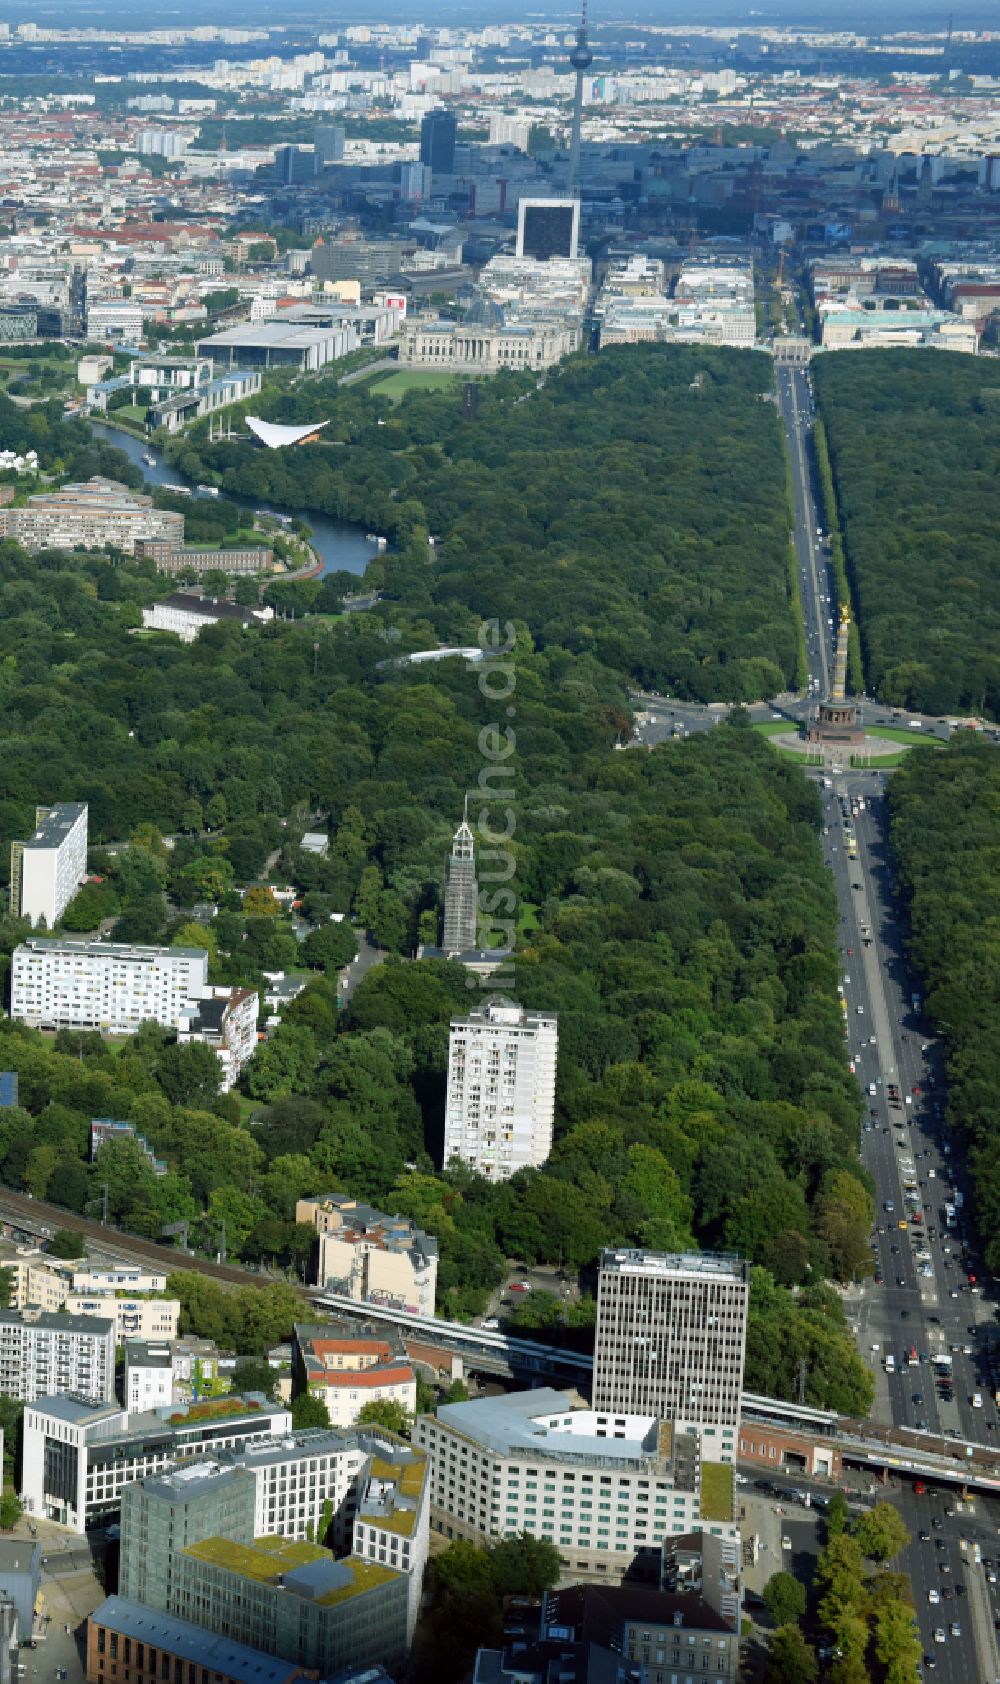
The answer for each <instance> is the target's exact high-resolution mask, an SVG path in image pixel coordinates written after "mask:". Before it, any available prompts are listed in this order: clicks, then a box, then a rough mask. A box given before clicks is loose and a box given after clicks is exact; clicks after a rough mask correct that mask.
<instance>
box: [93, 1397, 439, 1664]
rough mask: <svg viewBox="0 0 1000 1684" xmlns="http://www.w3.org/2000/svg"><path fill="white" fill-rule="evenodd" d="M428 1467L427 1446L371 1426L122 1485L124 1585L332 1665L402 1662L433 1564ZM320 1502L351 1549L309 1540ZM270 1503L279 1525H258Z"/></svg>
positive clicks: (149, 1601) (301, 1657)
mask: <svg viewBox="0 0 1000 1684" xmlns="http://www.w3.org/2000/svg"><path fill="white" fill-rule="evenodd" d="M331 1468H332V1469H333V1470H334V1472H333V1474H332V1477H331V1475H330V1471H329V1470H330V1469H331ZM426 1470H427V1459H426V1457H425V1456H424V1454H423V1453H422V1452H421V1451H419V1450H415V1449H413V1448H412V1447H411V1446H410V1445H406V1444H404V1443H403V1442H402V1441H401V1440H398V1439H395V1438H393V1436H392V1435H391V1434H388V1433H385V1432H383V1431H382V1430H381V1429H377V1428H376V1429H374V1430H372V1431H370V1432H369V1431H368V1430H367V1429H366V1430H365V1432H364V1433H362V1434H357V1435H356V1434H333V1433H327V1432H318V1433H305V1434H298V1435H295V1437H294V1438H291V1439H286V1440H283V1441H275V1442H274V1443H272V1444H270V1445H264V1446H260V1447H259V1448H258V1449H256V1450H251V1451H250V1452H249V1453H248V1455H247V1457H246V1458H245V1459H244V1457H243V1456H241V1455H230V1456H228V1457H227V1458H226V1459H225V1460H224V1461H209V1460H205V1461H201V1462H198V1463H196V1464H192V1465H189V1466H184V1467H180V1468H175V1469H174V1470H173V1471H171V1472H167V1473H164V1474H160V1475H157V1476H154V1477H152V1478H147V1479H146V1480H144V1481H142V1482H141V1483H136V1484H133V1485H130V1486H129V1487H128V1488H127V1489H126V1490H125V1491H123V1493H122V1499H121V1517H122V1549H121V1562H122V1566H121V1591H122V1594H123V1595H125V1596H127V1597H129V1598H130V1599H132V1600H134V1601H136V1602H141V1603H143V1604H145V1605H147V1606H149V1607H152V1608H154V1609H157V1610H160V1611H162V1612H164V1613H169V1614H172V1615H175V1616H177V1617H179V1618H182V1619H188V1620H191V1621H192V1622H193V1623H196V1624H198V1625H201V1626H203V1627H205V1628H206V1629H207V1630H209V1631H212V1632H215V1633H216V1634H218V1635H223V1636H233V1637H236V1636H240V1637H244V1638H246V1637H249V1638H250V1639H251V1641H252V1642H253V1643H254V1645H255V1646H259V1647H260V1648H262V1649H264V1650H265V1651H267V1652H269V1653H271V1654H279V1655H283V1656H284V1657H286V1658H287V1659H289V1660H295V1661H297V1662H299V1664H301V1665H303V1666H308V1667H315V1668H317V1669H319V1670H320V1671H322V1672H323V1673H327V1672H328V1671H331V1670H337V1669H338V1668H341V1667H344V1666H352V1665H366V1664H370V1663H371V1662H373V1661H384V1662H385V1664H386V1665H392V1664H395V1663H398V1662H399V1661H401V1660H402V1659H403V1657H404V1655H405V1653H406V1649H407V1647H408V1644H409V1642H410V1639H411V1637H412V1632H413V1625H414V1623H415V1618H416V1612H417V1609H418V1607H419V1598H420V1589H421V1584H422V1579H423V1568H424V1563H425V1561H426V1554H427V1479H426ZM318 1485H322V1486H323V1487H324V1490H325V1492H326V1495H325V1496H324V1498H323V1500H322V1501H320V1500H319V1499H318V1496H317V1491H316V1488H317V1486H318ZM307 1487H308V1496H307ZM300 1499H301V1500H300ZM324 1504H328V1505H329V1508H330V1509H333V1511H334V1513H335V1515H336V1517H337V1518H336V1520H335V1525H334V1531H335V1533H337V1534H338V1535H339V1536H340V1537H341V1539H342V1540H343V1541H344V1542H345V1543H346V1548H347V1550H348V1551H350V1553H349V1554H347V1555H346V1557H343V1556H342V1557H341V1558H339V1559H338V1557H337V1556H336V1555H335V1554H334V1553H333V1551H331V1550H329V1549H327V1548H324V1547H323V1546H322V1545H320V1544H316V1543H314V1542H313V1541H312V1540H311V1539H308V1540H306V1537H305V1533H306V1531H307V1530H312V1529H314V1527H315V1526H316V1524H317V1522H318V1520H319V1511H320V1510H322V1508H323V1506H324ZM264 1512H266V1513H268V1515H269V1516H272V1517H274V1519H275V1520H276V1522H277V1526H276V1528H274V1529H270V1530H266V1531H263V1532H261V1531H260V1530H259V1526H260V1521H261V1519H262V1515H263V1513H264ZM307 1514H308V1519H307V1518H306V1515H307ZM352 1520H353V1525H352Z"/></svg>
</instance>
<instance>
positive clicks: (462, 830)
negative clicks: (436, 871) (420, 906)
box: [441, 816, 479, 953]
mask: <svg viewBox="0 0 1000 1684" xmlns="http://www.w3.org/2000/svg"><path fill="white" fill-rule="evenodd" d="M478 931H479V888H478V885H477V883H476V848H475V843H474V841H473V837H472V831H471V830H470V829H469V822H468V817H467V816H466V817H465V818H463V820H462V822H461V824H460V825H459V827H458V829H457V830H456V832H455V835H454V837H453V838H452V843H451V854H450V856H449V859H448V880H447V882H446V884H445V891H444V936H443V939H442V942H441V946H442V947H443V949H444V951H445V953H471V952H472V951H473V950H474V949H475V947H476V943H477V936H478Z"/></svg>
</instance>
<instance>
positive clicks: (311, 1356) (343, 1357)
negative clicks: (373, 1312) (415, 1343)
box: [292, 1323, 417, 1427]
mask: <svg viewBox="0 0 1000 1684" xmlns="http://www.w3.org/2000/svg"><path fill="white" fill-rule="evenodd" d="M292 1362H293V1366H294V1369H295V1376H296V1381H297V1389H298V1390H301V1391H307V1392H308V1393H309V1395H310V1397H315V1398H319V1399H320V1400H321V1402H323V1403H324V1404H325V1405H326V1410H327V1414H328V1415H329V1417H330V1422H331V1425H333V1426H335V1427H350V1426H353V1425H354V1423H355V1421H356V1420H357V1418H358V1416H359V1415H360V1413H361V1411H362V1409H363V1408H364V1406H365V1404H366V1403H375V1402H381V1401H383V1400H388V1401H389V1402H391V1403H398V1404H399V1406H400V1408H401V1409H405V1410H407V1411H408V1412H409V1413H410V1414H413V1412H414V1411H415V1409H416V1406H417V1377H416V1374H415V1372H414V1370H413V1367H412V1366H411V1364H410V1361H409V1359H408V1357H407V1355H406V1349H405V1346H404V1345H403V1341H402V1338H401V1336H400V1334H399V1333H398V1332H397V1331H396V1329H395V1328H393V1327H391V1326H388V1325H387V1324H384V1323H383V1324H379V1325H377V1326H374V1325H373V1326H371V1327H363V1326H360V1325H358V1324H356V1323H351V1324H350V1326H349V1327H348V1326H343V1327H337V1326H334V1325H331V1324H330V1323H324V1324H323V1325H322V1326H319V1327H310V1326H304V1325H302V1324H297V1325H296V1327H295V1331H294V1336H293V1342H292Z"/></svg>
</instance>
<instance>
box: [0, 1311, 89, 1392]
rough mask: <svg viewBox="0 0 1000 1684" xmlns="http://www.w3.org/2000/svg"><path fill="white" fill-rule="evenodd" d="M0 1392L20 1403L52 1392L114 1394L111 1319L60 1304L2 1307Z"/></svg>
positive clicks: (0, 1326) (0, 1319)
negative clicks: (68, 1311)
mask: <svg viewBox="0 0 1000 1684" xmlns="http://www.w3.org/2000/svg"><path fill="white" fill-rule="evenodd" d="M0 1392H3V1393H4V1394H5V1395H6V1396H7V1397H13V1398H17V1399H18V1400H19V1401H20V1402H21V1403H34V1402H35V1400H36V1398H40V1397H46V1396H48V1395H49V1394H50V1393H54V1394H66V1393H72V1394H73V1396H75V1397H82V1398H89V1399H91V1400H92V1401H94V1402H99V1401H104V1400H106V1399H109V1398H113V1397H114V1395H115V1327H114V1323H113V1322H112V1321H108V1320H107V1319H105V1318H102V1317H93V1316H72V1315H66V1314H65V1313H64V1312H63V1311H61V1310H57V1311H54V1312H48V1311H41V1312H34V1311H31V1310H24V1311H22V1310H0Z"/></svg>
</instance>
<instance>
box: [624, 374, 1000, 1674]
mask: <svg viewBox="0 0 1000 1684" xmlns="http://www.w3.org/2000/svg"><path fill="white" fill-rule="evenodd" d="M777 395H778V408H779V412H780V414H781V416H782V418H783V420H784V422H785V426H786V428H787V432H788V441H789V455H790V460H791V465H792V480H793V489H794V505H795V507H794V513H795V534H794V536H795V548H796V556H797V559H798V566H799V582H800V590H801V597H802V606H803V614H804V618H805V625H806V643H807V650H808V658H809V687H808V693H807V694H805V695H801V696H780V697H777V698H775V699H774V700H772V701H771V702H769V703H767V704H763V703H762V704H757V705H756V706H755V707H753V708H752V709H751V710H750V711H751V713H752V714H753V715H754V717H755V718H756V719H765V720H779V719H787V720H788V723H789V728H790V729H794V728H795V727H797V725H798V724H799V723H800V722H801V721H802V720H803V719H804V718H805V717H806V716H807V715H808V713H809V711H810V709H812V708H813V707H814V706H815V702H816V700H817V698H818V696H822V695H825V694H829V688H830V683H831V675H832V670H833V650H834V643H835V637H836V618H837V614H836V606H835V605H836V591H835V586H834V581H833V579H832V577H831V567H830V557H829V547H828V541H827V537H826V535H825V534H824V533H823V531H822V521H821V519H820V518H819V517H818V516H817V512H816V502H815V488H814V481H813V470H812V458H811V446H810V438H809V435H810V432H811V429H812V422H813V413H814V411H813V398H812V392H811V388H810V381H809V376H808V372H807V371H806V370H804V369H796V368H779V369H778V370H777ZM636 701H637V704H638V705H639V707H640V708H641V709H642V713H641V716H640V723H639V725H638V727H637V736H638V738H639V741H640V742H642V743H647V744H653V743H655V742H659V741H663V740H665V739H667V738H669V737H678V736H686V735H688V734H690V733H693V732H697V731H703V730H709V729H711V728H712V727H713V726H714V725H716V724H718V723H719V722H720V721H721V720H722V719H724V718H725V717H726V714H727V712H728V709H727V708H726V707H724V706H715V707H704V706H699V705H698V704H694V703H685V702H680V701H677V700H676V699H674V698H671V697H662V696H658V695H653V694H644V695H642V696H640V697H637V698H636ZM862 709H863V719H864V723H865V726H866V728H868V729H871V728H873V727H877V726H878V725H893V726H899V725H901V724H902V725H909V724H911V723H913V724H915V725H918V726H919V729H920V730H921V731H922V733H923V734H925V735H926V736H928V737H937V738H946V737H947V736H948V735H949V734H950V731H951V726H950V725H949V723H948V722H947V721H946V720H942V719H931V718H923V717H920V718H919V719H918V718H916V717H915V716H914V717H912V718H911V716H910V715H904V714H901V712H900V711H899V710H896V709H892V708H889V707H885V706H884V705H882V704H879V703H877V702H874V701H871V700H867V699H865V700H863V701H862ZM808 775H810V776H815V777H816V778H817V780H818V781H819V782H820V785H821V799H822V802H823V837H822V841H823V850H824V857H825V859H826V862H827V865H828V866H829V869H830V872H831V875H832V879H833V883H834V886H835V889H836V893H837V902H838V908H839V916H840V925H839V944H840V956H841V963H842V970H841V983H840V987H841V989H842V997H843V1002H844V1025H845V1034H846V1042H847V1049H848V1054H849V1057H850V1059H851V1061H852V1064H853V1066H854V1070H855V1073H856V1075H857V1078H858V1081H859V1084H860V1086H861V1091H862V1094H863V1097H864V1123H863V1128H862V1133H861V1138H860V1142H859V1153H860V1158H861V1161H862V1162H863V1163H864V1165H865V1167H866V1169H867V1170H868V1171H869V1173H870V1174H871V1177H872V1182H873V1186H874V1190H875V1198H876V1204H877V1214H876V1221H875V1225H874V1230H873V1233H872V1262H873V1266H874V1270H875V1273H874V1275H873V1276H868V1277H865V1278H862V1279H859V1280H858V1281H857V1282H856V1283H855V1284H854V1285H853V1286H852V1287H851V1288H850V1289H849V1290H848V1291H847V1293H846V1294H845V1308H846V1310H847V1313H848V1316H849V1318H850V1322H851V1325H852V1327H853V1329H854V1331H855V1334H856V1337H857V1341H858V1348H859V1350H860V1351H861V1353H862V1355H863V1356H864V1358H865V1360H866V1361H867V1362H868V1363H869V1365H870V1367H871V1369H872V1373H873V1377H874V1379H875V1386H876V1400H875V1406H874V1410H873V1415H874V1417H875V1418H876V1419H877V1420H881V1421H883V1422H886V1423H891V1424H892V1425H894V1426H899V1427H909V1428H915V1429H917V1430H918V1431H926V1432H928V1433H929V1434H934V1435H935V1436H938V1435H947V1436H948V1437H951V1438H953V1439H955V1440H956V1441H958V1440H962V1439H967V1440H973V1441H976V1442H979V1443H983V1444H991V1443H992V1442H993V1441H994V1440H998V1441H1000V1417H998V1411H997V1407H996V1402H995V1394H994V1390H993V1386H994V1372H993V1351H992V1347H993V1345H994V1343H995V1342H996V1335H995V1334H994V1331H993V1330H994V1313H993V1305H992V1302H991V1301H990V1300H989V1299H988V1298H987V1297H985V1296H984V1295H983V1285H982V1275H981V1271H980V1269H979V1266H978V1262H977V1258H976V1254H975V1250H974V1248H973V1245H972V1240H971V1235H970V1234H968V1233H967V1232H966V1230H965V1227H964V1224H963V1218H962V1210H961V1205H962V1203H963V1202H964V1193H965V1185H964V1166H963V1164H962V1162H961V1157H960V1153H959V1150H958V1148H957V1147H956V1146H953V1143H952V1141H951V1140H950V1139H949V1137H948V1132H947V1128H946V1120H945V1113H946V1107H945V1103H944V1091H943V1080H944V1072H943V1068H942V1063H941V1058H940V1053H939V1049H938V1048H937V1047H936V1045H935V1044H934V1042H933V1039H932V1038H931V1035H930V1032H929V1029H928V1026H927V1024H926V1022H925V1020H924V1019H923V1017H922V1013H921V1009H920V1001H919V988H920V983H919V981H918V980H917V979H916V978H915V977H914V976H913V975H912V974H911V972H910V971H909V968H908V965H907V957H906V953H905V933H904V930H903V927H902V925H901V923H900V921H899V917H898V908H897V902H896V897H895V885H894V881H893V870H892V859H891V853H890V848H889V837H888V810H887V802H886V796H885V785H886V776H887V774H885V773H880V772H878V771H876V770H867V771H866V770H856V769H852V768H851V766H850V754H849V753H847V754H845V756H844V760H843V765H842V769H841V770H839V771H837V770H835V769H834V767H833V766H827V767H826V768H823V769H817V770H816V771H815V772H813V771H810V772H809V774H808ZM915 996H916V999H915ZM951 1206H957V1207H959V1208H957V1210H956V1213H955V1215H954V1216H952V1215H951V1214H950V1212H949V1213H948V1214H947V1215H946V1209H947V1207H951ZM970 1276H972V1277H978V1278H976V1279H974V1281H973V1280H970ZM935 1359H938V1360H937V1362H935ZM945 1375H947V1380H946V1379H945ZM998 1448H1000V1443H998ZM801 1483H802V1482H801V1481H799V1484H801ZM889 1495H891V1497H892V1500H893V1501H894V1502H896V1503H897V1504H898V1505H899V1507H900V1508H901V1510H902V1512H903V1514H904V1517H905V1519H906V1521H907V1524H908V1526H909V1528H910V1530H911V1532H912V1534H913V1541H912V1543H911V1544H910V1546H909V1547H908V1549H907V1551H906V1552H905V1559H903V1560H901V1561H900V1563H899V1564H898V1565H900V1566H901V1567H903V1568H905V1570H906V1571H907V1572H908V1573H909V1574H910V1576H911V1579H912V1582H913V1591H914V1598H915V1603H916V1613H917V1619H918V1622H919V1626H920V1633H921V1638H922V1641H923V1647H924V1651H925V1653H924V1661H923V1672H924V1674H925V1675H926V1676H928V1677H929V1676H930V1675H931V1674H932V1673H933V1675H934V1676H935V1677H938V1676H940V1677H941V1679H942V1680H949V1681H954V1684H1000V1656H998V1651H997V1641H996V1639H997V1621H998V1620H1000V1598H998V1595H997V1590H998V1586H997V1584H996V1582H995V1581H996V1579H997V1577H998V1576H1000V1574H998V1572H997V1571H995V1570H994V1565H993V1564H994V1563H995V1562H996V1561H997V1559H998V1558H1000V1503H994V1502H992V1501H991V1500H988V1499H984V1498H982V1497H977V1498H976V1500H975V1502H974V1503H972V1502H967V1501H963V1499H962V1497H961V1496H956V1494H955V1493H954V1491H952V1492H950V1493H946V1492H944V1491H941V1492H940V1493H938V1492H935V1491H934V1490H933V1489H930V1490H927V1491H924V1492H919V1493H918V1491H917V1490H916V1488H915V1482H913V1481H906V1480H904V1481H903V1483H902V1484H900V1485H899V1486H894V1487H893V1488H892V1489H891V1490H890V1492H889ZM786 1512H788V1511H786ZM787 1530H788V1531H789V1535H790V1536H791V1538H792V1542H793V1545H794V1548H795V1551H796V1554H798V1552H799V1549H800V1547H803V1548H804V1547H805V1543H806V1541H809V1542H810V1548H813V1547H816V1545H817V1531H816V1523H815V1520H812V1521H809V1520H806V1519H805V1518H804V1517H803V1516H802V1514H801V1512H796V1510H795V1506H794V1504H793V1508H792V1511H791V1512H790V1513H789V1528H788V1529H787ZM977 1547H978V1552H979V1555H980V1557H981V1560H980V1561H979V1562H977V1561H976V1560H975V1554H976V1550H977ZM776 1565H777V1564H776ZM803 1566H805V1563H803ZM804 1576H807V1575H804Z"/></svg>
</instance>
